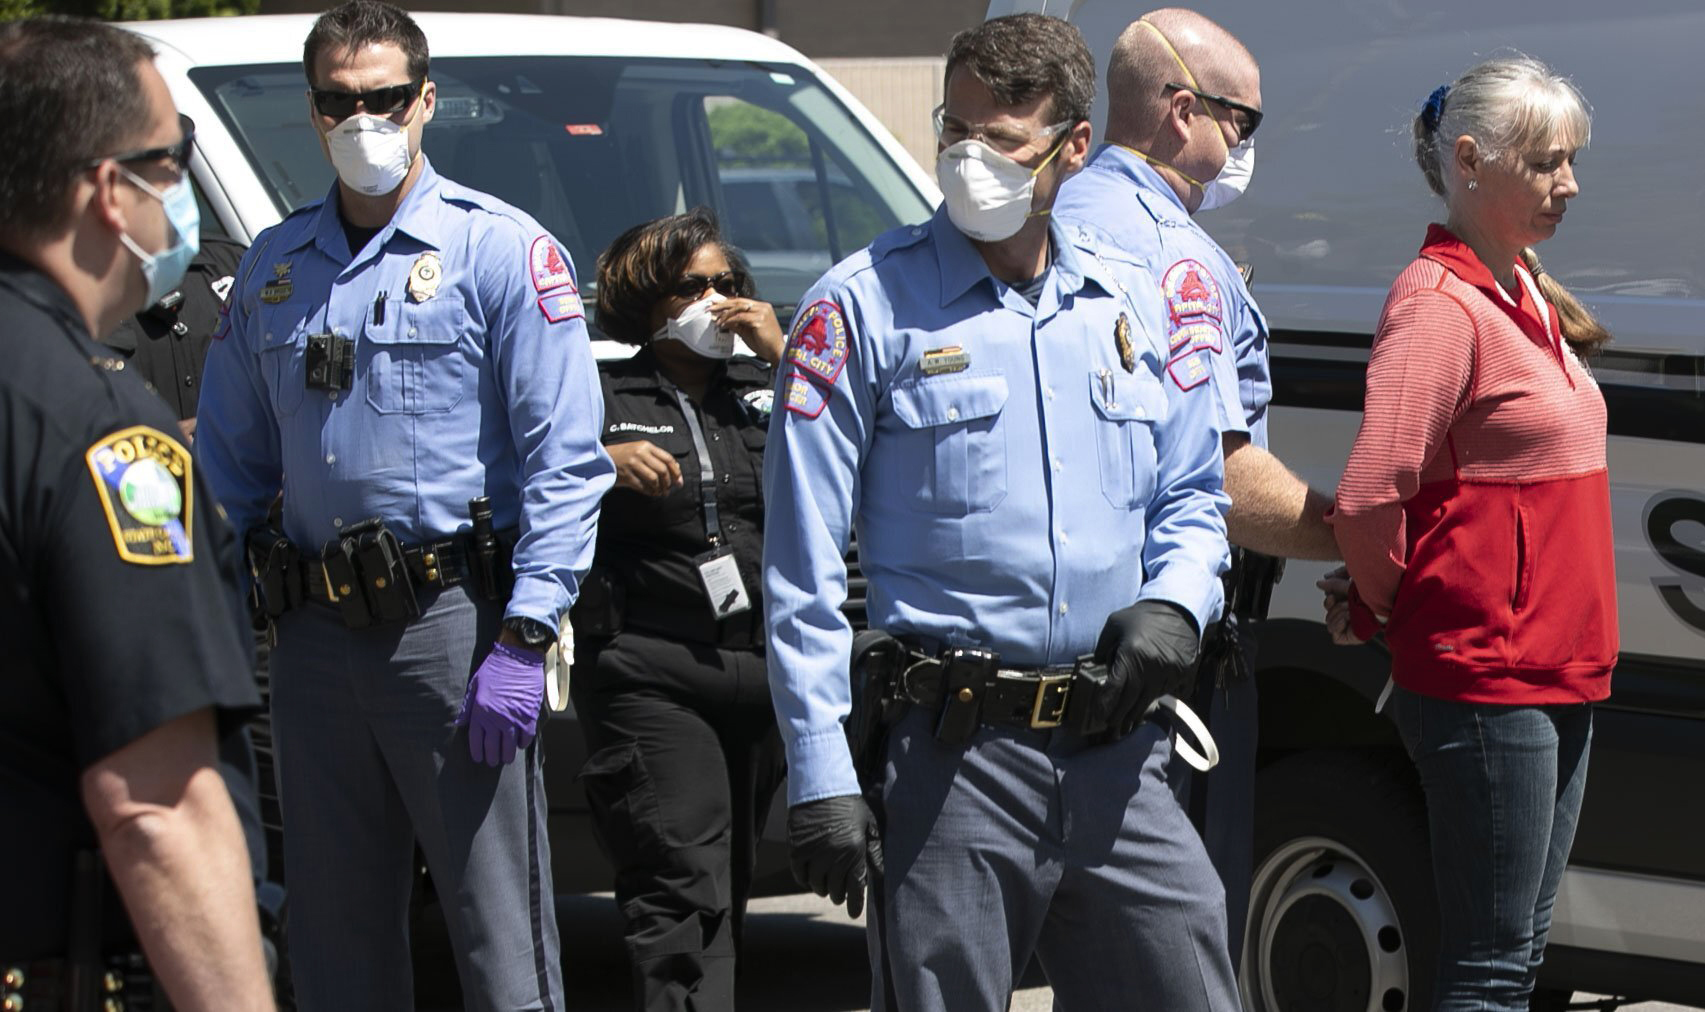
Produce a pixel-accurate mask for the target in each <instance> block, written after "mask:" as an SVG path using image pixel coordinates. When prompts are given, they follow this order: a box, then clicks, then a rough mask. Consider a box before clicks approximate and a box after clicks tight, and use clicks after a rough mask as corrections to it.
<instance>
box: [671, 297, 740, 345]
mask: <svg viewBox="0 0 1705 1012" xmlns="http://www.w3.org/2000/svg"><path fill="white" fill-rule="evenodd" d="M726 301H728V300H727V299H725V298H723V297H722V294H721V293H720V292H715V291H713V292H711V293H710V294H709V295H708V296H706V297H705V298H702V299H700V300H699V301H697V302H694V303H692V304H691V305H689V306H687V307H686V308H685V309H683V310H681V311H680V313H678V314H676V316H675V317H674V318H673V319H670V320H665V321H664V322H663V326H661V327H658V328H657V333H655V334H653V335H651V339H652V340H653V341H679V342H681V343H682V344H684V345H686V346H687V347H688V348H691V349H692V350H693V351H694V352H696V353H697V354H700V355H703V356H704V357H705V358H732V357H733V356H734V334H733V332H732V331H727V330H718V329H717V326H716V317H714V316H712V315H710V307H711V306H714V305H716V304H717V303H718V302H726Z"/></svg>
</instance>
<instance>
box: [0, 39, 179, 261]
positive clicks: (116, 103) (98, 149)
mask: <svg viewBox="0 0 1705 1012" xmlns="http://www.w3.org/2000/svg"><path fill="white" fill-rule="evenodd" d="M153 59H154V51H153V50H152V49H150V48H148V44H147V43H146V42H144V41H143V40H142V38H141V37H140V36H137V35H134V34H132V33H130V32H127V31H125V30H123V29H122V28H114V27H112V26H111V25H107V24H103V23H101V22H99V21H90V20H87V19H85V18H69V17H58V16H53V17H39V18H27V19H25V20H23V21H13V22H10V23H7V24H3V25H0V239H5V240H6V241H9V242H18V241H22V240H27V239H34V238H39V237H42V236H48V235H53V234H55V233H57V232H58V231H60V230H61V229H63V228H65V227H66V225H67V224H68V223H69V221H70V217H71V202H70V196H71V190H72V187H73V185H74V184H75V183H76V180H77V175H78V173H79V172H81V171H82V169H83V167H84V166H85V165H87V164H88V163H89V162H91V161H94V160H96V159H99V158H104V157H106V156H109V155H116V154H120V153H122V152H124V151H126V150H129V149H132V148H134V147H135V146H136V145H137V143H138V142H139V141H140V140H141V139H142V138H143V137H144V136H145V135H146V134H147V133H148V130H149V128H150V126H151V123H150V118H151V113H152V110H150V108H149V105H148V98H147V96H146V95H145V94H144V93H143V91H142V78H141V75H140V67H141V66H142V64H144V63H148V62H151V61H152V60H153Z"/></svg>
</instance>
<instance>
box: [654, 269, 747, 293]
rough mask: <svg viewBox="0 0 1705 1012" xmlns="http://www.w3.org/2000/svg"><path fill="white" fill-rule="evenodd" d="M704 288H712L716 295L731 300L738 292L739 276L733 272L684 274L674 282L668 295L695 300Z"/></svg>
mask: <svg viewBox="0 0 1705 1012" xmlns="http://www.w3.org/2000/svg"><path fill="white" fill-rule="evenodd" d="M706 288H714V289H716V293H717V294H718V295H720V296H722V297H723V298H725V299H732V298H734V296H735V295H737V294H739V292H740V276H739V275H737V274H735V273H734V272H733V271H723V272H722V273H721V274H711V275H704V274H685V275H682V276H681V280H679V281H677V282H675V287H673V288H671V289H669V294H671V295H673V296H675V297H676V298H679V299H696V298H698V297H699V296H700V295H703V294H704V290H705V289H706Z"/></svg>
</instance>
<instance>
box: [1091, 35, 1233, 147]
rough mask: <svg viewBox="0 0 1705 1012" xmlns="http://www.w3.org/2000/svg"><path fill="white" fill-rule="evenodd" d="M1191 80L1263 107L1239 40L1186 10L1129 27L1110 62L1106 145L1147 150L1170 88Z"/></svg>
mask: <svg viewBox="0 0 1705 1012" xmlns="http://www.w3.org/2000/svg"><path fill="white" fill-rule="evenodd" d="M1180 62H1182V64H1183V66H1182V67H1180V66H1179V64H1180ZM1192 77H1193V78H1195V81H1194V84H1193V87H1196V88H1199V89H1201V90H1202V91H1206V92H1211V93H1213V94H1216V95H1224V96H1226V97H1227V98H1231V99H1235V100H1237V101H1241V102H1244V103H1245V104H1248V105H1255V106H1257V107H1259V104H1260V93H1261V76H1260V70H1259V68H1258V67H1257V66H1256V63H1255V57H1254V56H1251V55H1250V53H1249V50H1248V48H1246V47H1245V46H1244V45H1243V43H1242V42H1239V41H1238V40H1237V36H1235V35H1233V34H1231V33H1230V32H1228V31H1226V30H1225V29H1224V28H1221V27H1220V26H1219V25H1218V24H1215V23H1214V22H1213V21H1210V20H1208V19H1207V18H1205V17H1203V16H1202V15H1200V14H1198V13H1196V12H1195V11H1192V10H1186V9H1184V8H1182V7H1163V8H1161V9H1160V10H1155V11H1150V12H1149V13H1147V14H1144V15H1143V16H1142V17H1141V18H1139V19H1138V20H1136V21H1133V22H1131V24H1130V25H1129V26H1127V27H1126V28H1125V30H1124V31H1123V32H1121V33H1120V34H1119V40H1118V41H1117V42H1115V43H1114V44H1113V56H1112V58H1111V59H1110V60H1108V62H1107V138H1108V140H1112V141H1117V142H1119V143H1121V144H1128V145H1130V146H1132V147H1136V148H1142V149H1146V148H1147V147H1148V146H1149V144H1150V143H1151V142H1152V141H1153V139H1154V135H1155V133H1156V131H1158V130H1159V129H1160V126H1161V124H1162V123H1163V122H1164V121H1165V118H1166V108H1167V99H1168V95H1167V93H1166V91H1165V88H1166V85H1168V84H1184V85H1191V84H1192V82H1191V78H1192Z"/></svg>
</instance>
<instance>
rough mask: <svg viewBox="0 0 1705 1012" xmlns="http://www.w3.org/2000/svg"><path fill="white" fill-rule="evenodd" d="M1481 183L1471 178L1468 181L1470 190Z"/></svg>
mask: <svg viewBox="0 0 1705 1012" xmlns="http://www.w3.org/2000/svg"><path fill="white" fill-rule="evenodd" d="M1479 185H1480V184H1479V183H1478V182H1476V181H1475V180H1472V179H1470V180H1469V181H1468V188H1469V189H1470V190H1472V189H1474V188H1475V187H1477V186H1479Z"/></svg>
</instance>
